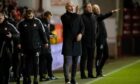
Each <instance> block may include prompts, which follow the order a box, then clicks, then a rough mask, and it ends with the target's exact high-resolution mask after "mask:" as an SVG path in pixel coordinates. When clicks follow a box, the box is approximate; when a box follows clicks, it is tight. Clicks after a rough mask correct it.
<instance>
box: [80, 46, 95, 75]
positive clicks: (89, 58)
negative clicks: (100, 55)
mask: <svg viewBox="0 0 140 84" xmlns="http://www.w3.org/2000/svg"><path fill="white" fill-rule="evenodd" d="M93 60H94V48H90V47H87V46H85V45H82V56H81V60H80V72H81V76H85V67H87V71H88V76H92V75H93ZM86 65H87V66H86Z"/></svg>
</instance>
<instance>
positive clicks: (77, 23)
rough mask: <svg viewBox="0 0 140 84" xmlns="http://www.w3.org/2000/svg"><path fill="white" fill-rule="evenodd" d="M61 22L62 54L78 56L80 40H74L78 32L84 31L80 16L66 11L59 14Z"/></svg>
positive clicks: (79, 53)
mask: <svg viewBox="0 0 140 84" xmlns="http://www.w3.org/2000/svg"><path fill="white" fill-rule="evenodd" d="M61 21H62V24H63V47H62V54H63V55H64V56H80V55H81V42H77V41H76V37H77V35H78V34H79V33H83V32H84V25H83V22H82V19H81V16H80V15H78V14H76V13H68V12H66V13H65V14H64V15H62V16H61Z"/></svg>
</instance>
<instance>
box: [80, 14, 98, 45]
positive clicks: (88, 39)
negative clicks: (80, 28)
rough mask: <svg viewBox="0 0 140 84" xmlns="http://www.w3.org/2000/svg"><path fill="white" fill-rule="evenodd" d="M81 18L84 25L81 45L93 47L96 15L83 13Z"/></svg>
mask: <svg viewBox="0 0 140 84" xmlns="http://www.w3.org/2000/svg"><path fill="white" fill-rule="evenodd" d="M82 19H83V22H84V25H85V32H84V35H83V39H82V45H86V46H87V47H90V48H94V45H95V35H96V28H97V22H96V17H95V15H94V14H92V13H84V14H83V15H82Z"/></svg>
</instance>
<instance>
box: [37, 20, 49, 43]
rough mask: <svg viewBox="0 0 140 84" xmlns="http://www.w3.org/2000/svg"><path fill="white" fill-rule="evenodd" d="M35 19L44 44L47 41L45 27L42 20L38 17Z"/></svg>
mask: <svg viewBox="0 0 140 84" xmlns="http://www.w3.org/2000/svg"><path fill="white" fill-rule="evenodd" d="M37 20H38V25H39V34H40V37H41V40H42V42H43V44H46V43H48V40H47V35H46V32H45V28H44V26H43V24H42V22H41V21H40V20H39V19H37Z"/></svg>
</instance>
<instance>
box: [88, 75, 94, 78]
mask: <svg viewBox="0 0 140 84" xmlns="http://www.w3.org/2000/svg"><path fill="white" fill-rule="evenodd" d="M88 78H96V77H94V76H93V75H88Z"/></svg>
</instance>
